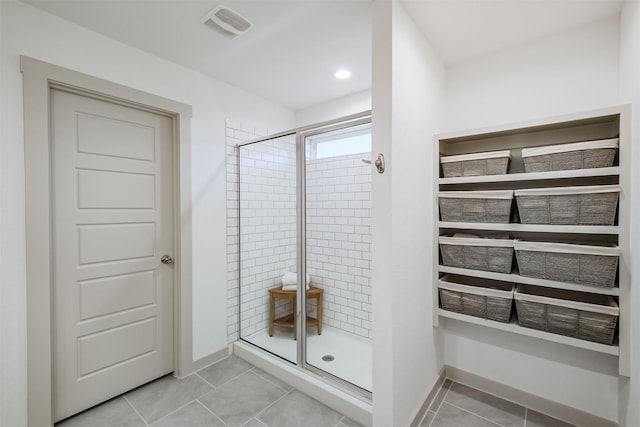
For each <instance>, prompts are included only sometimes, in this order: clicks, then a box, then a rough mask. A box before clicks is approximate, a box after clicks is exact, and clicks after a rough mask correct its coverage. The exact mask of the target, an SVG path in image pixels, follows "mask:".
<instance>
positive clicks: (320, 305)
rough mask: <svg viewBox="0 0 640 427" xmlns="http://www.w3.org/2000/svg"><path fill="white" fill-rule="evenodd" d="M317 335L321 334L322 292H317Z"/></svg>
mask: <svg viewBox="0 0 640 427" xmlns="http://www.w3.org/2000/svg"><path fill="white" fill-rule="evenodd" d="M317 301H318V313H317V314H316V315H317V316H318V335H322V294H318V298H317Z"/></svg>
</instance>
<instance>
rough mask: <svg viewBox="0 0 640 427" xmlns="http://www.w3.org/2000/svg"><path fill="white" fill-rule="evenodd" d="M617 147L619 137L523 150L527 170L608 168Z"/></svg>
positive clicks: (611, 163) (548, 170)
mask: <svg viewBox="0 0 640 427" xmlns="http://www.w3.org/2000/svg"><path fill="white" fill-rule="evenodd" d="M617 147H618V139H617V138H615V139H608V140H601V141H587V142H581V143H573V144H562V145H553V146H547V147H536V148H532V149H524V150H522V160H523V161H524V170H525V172H550V171H559V170H573V169H592V168H606V167H611V166H612V165H613V162H614V159H615V157H616V153H617V151H618V148H617ZM535 154H539V155H535Z"/></svg>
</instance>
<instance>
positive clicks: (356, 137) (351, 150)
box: [307, 124, 371, 159]
mask: <svg viewBox="0 0 640 427" xmlns="http://www.w3.org/2000/svg"><path fill="white" fill-rule="evenodd" d="M307 142H309V143H310V152H309V155H310V157H311V159H326V158H329V157H338V156H348V155H350V154H359V153H369V152H371V124H366V125H361V126H356V127H353V128H348V129H340V130H336V131H334V132H328V133H323V134H320V135H316V136H311V137H308V138H307Z"/></svg>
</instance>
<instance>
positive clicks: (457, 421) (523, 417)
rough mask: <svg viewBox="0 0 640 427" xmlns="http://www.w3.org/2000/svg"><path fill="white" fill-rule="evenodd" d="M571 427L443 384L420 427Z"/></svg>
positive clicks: (450, 383) (553, 419) (463, 388)
mask: <svg viewBox="0 0 640 427" xmlns="http://www.w3.org/2000/svg"><path fill="white" fill-rule="evenodd" d="M496 426H501V427H575V426H572V424H567V423H565V422H563V421H560V420H557V419H555V418H551V417H548V416H546V415H544V414H541V413H539V412H536V411H534V410H532V409H528V408H525V407H524V406H520V405H517V404H515V403H511V402H507V401H506V400H503V399H500V398H498V397H495V396H492V395H490V394H487V393H485V392H482V391H480V390H476V389H473V388H471V387H467V386H465V385H462V384H458V383H454V382H451V381H450V380H446V381H445V383H444V384H443V386H442V388H441V389H440V391H439V392H438V394H437V395H436V397H435V399H434V400H433V402H432V403H431V406H430V407H429V410H428V411H427V413H426V414H425V417H424V419H423V420H422V422H421V423H420V427H496Z"/></svg>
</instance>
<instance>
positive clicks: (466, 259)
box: [438, 236, 513, 273]
mask: <svg viewBox="0 0 640 427" xmlns="http://www.w3.org/2000/svg"><path fill="white" fill-rule="evenodd" d="M438 242H439V244H440V253H441V254H442V263H443V264H444V265H447V266H450V267H458V268H469V269H472V270H484V271H494V272H497V273H511V263H512V261H513V241H512V240H503V239H480V238H469V237H447V236H440V238H439V239H438Z"/></svg>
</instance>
